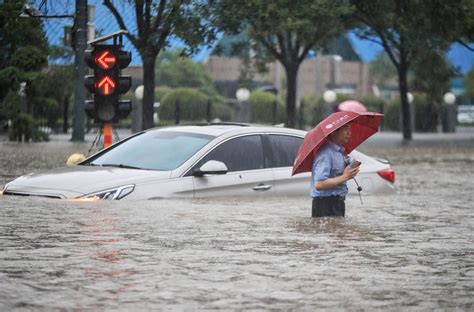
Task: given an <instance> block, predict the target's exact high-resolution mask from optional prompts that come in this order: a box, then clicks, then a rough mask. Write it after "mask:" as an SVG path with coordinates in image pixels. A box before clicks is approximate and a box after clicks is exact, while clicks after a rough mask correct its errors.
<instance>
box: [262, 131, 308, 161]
mask: <svg viewBox="0 0 474 312" xmlns="http://www.w3.org/2000/svg"><path fill="white" fill-rule="evenodd" d="M268 137H269V140H270V144H271V146H272V155H271V160H272V162H271V166H272V167H274V168H277V167H289V166H293V162H294V161H295V157H296V153H297V152H298V149H299V148H300V145H301V144H302V143H303V138H300V137H294V136H288V135H276V134H270V135H269V136H268Z"/></svg>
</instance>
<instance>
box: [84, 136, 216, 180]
mask: <svg viewBox="0 0 474 312" xmlns="http://www.w3.org/2000/svg"><path fill="white" fill-rule="evenodd" d="M214 138H215V137H214V136H210V135H204V134H198V133H186V132H178V131H150V132H145V133H143V134H141V135H137V136H136V137H133V138H131V139H129V140H128V141H125V142H124V143H122V144H120V145H118V146H117V147H115V148H113V149H111V150H110V151H107V152H106V153H104V154H102V155H100V156H99V157H97V158H95V159H93V160H92V161H91V164H92V165H102V166H105V165H107V166H111V165H121V167H136V168H143V169H152V170H164V171H165V170H173V169H176V168H177V167H179V166H180V165H181V164H183V163H184V162H185V161H186V160H188V159H189V158H190V157H191V156H193V155H194V154H195V153H196V152H197V151H199V150H200V149H201V148H202V147H203V146H204V145H206V144H207V143H209V142H210V141H211V140H212V139H214Z"/></svg>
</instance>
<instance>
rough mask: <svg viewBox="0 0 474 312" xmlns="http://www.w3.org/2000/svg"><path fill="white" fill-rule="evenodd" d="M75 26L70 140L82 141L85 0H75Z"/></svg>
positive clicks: (85, 44) (84, 71)
mask: <svg viewBox="0 0 474 312" xmlns="http://www.w3.org/2000/svg"><path fill="white" fill-rule="evenodd" d="M74 24H75V25H74V28H75V32H74V33H75V35H74V38H75V44H74V50H75V60H74V66H75V71H74V116H73V128H72V138H71V140H72V141H81V142H82V141H84V121H85V117H86V114H85V112H84V102H85V100H86V90H84V75H85V73H86V66H85V60H84V51H85V50H86V48H87V0H76V19H75V23H74Z"/></svg>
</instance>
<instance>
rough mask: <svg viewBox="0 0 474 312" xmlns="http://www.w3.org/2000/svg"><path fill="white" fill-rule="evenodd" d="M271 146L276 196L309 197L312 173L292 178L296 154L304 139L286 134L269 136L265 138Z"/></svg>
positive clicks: (270, 156)
mask: <svg viewBox="0 0 474 312" xmlns="http://www.w3.org/2000/svg"><path fill="white" fill-rule="evenodd" d="M265 139H266V140H267V144H269V145H270V147H271V148H270V149H271V151H272V152H271V155H269V158H270V161H271V167H272V170H273V175H274V177H275V182H274V189H275V194H278V195H284V196H293V195H301V196H305V195H308V192H309V185H310V179H311V173H309V172H308V173H301V174H297V175H295V176H291V172H292V169H293V163H294V161H295V157H296V153H297V152H298V149H299V147H300V145H301V144H302V143H303V138H302V137H299V136H291V135H284V134H269V135H267V136H265Z"/></svg>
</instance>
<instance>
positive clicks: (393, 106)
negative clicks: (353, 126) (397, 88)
mask: <svg viewBox="0 0 474 312" xmlns="http://www.w3.org/2000/svg"><path fill="white" fill-rule="evenodd" d="M413 105H414V106H415V116H412V118H415V129H414V130H415V131H417V132H436V131H437V126H438V118H439V109H438V107H437V106H436V105H435V104H434V103H431V102H430V101H429V100H428V98H427V97H426V96H425V95H420V94H416V95H415V96H414V100H413ZM384 114H385V117H384V119H383V123H384V129H385V130H392V131H399V130H400V99H399V98H397V99H394V100H392V101H390V102H388V103H386V105H385V106H384Z"/></svg>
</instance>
